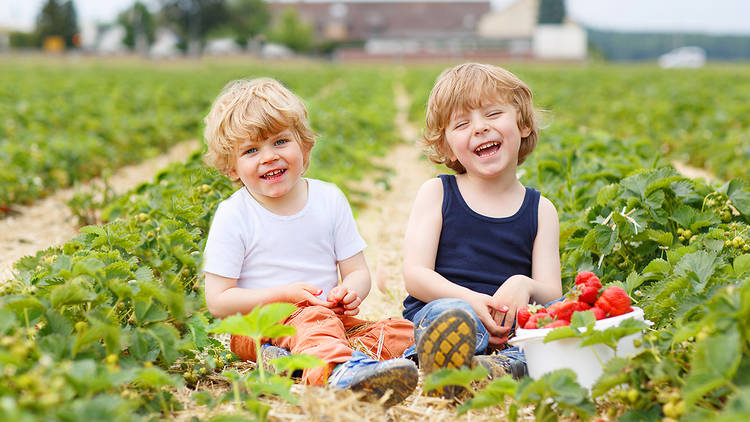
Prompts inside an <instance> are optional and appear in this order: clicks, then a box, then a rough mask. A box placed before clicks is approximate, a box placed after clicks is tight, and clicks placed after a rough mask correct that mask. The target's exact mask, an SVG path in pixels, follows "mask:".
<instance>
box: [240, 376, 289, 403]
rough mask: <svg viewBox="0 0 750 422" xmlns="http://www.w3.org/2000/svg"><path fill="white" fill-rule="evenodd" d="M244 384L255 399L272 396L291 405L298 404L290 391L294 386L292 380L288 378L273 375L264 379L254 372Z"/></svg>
mask: <svg viewBox="0 0 750 422" xmlns="http://www.w3.org/2000/svg"><path fill="white" fill-rule="evenodd" d="M244 384H245V386H246V387H247V389H248V390H249V391H250V392H251V393H252V395H253V396H254V397H260V396H262V395H268V394H270V395H274V396H277V397H281V398H282V399H284V400H286V401H287V402H289V403H291V404H294V405H296V404H297V398H296V397H295V396H294V395H293V394H292V393H291V391H290V390H289V389H290V387H291V386H292V380H290V379H288V378H284V377H280V376H277V375H271V376H270V377H266V378H265V379H262V378H260V376H259V373H258V372H252V373H251V374H250V376H248V377H247V379H246V380H245V382H244Z"/></svg>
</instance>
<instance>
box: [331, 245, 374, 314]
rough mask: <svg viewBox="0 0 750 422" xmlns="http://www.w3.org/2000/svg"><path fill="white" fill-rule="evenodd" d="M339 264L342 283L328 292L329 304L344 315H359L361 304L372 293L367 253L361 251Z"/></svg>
mask: <svg viewBox="0 0 750 422" xmlns="http://www.w3.org/2000/svg"><path fill="white" fill-rule="evenodd" d="M338 264H339V271H340V272H341V284H339V285H338V286H336V287H334V288H333V289H331V291H330V292H329V293H328V297H327V300H328V306H332V307H333V308H332V309H333V311H334V312H336V313H339V314H344V315H357V314H358V313H359V305H361V304H362V301H363V300H365V298H366V297H367V295H368V294H369V293H370V287H371V282H370V270H369V269H368V268H367V261H365V255H364V254H363V253H362V252H360V253H358V254H356V255H354V256H352V257H351V258H347V259H345V260H343V261H341V262H339V263H338Z"/></svg>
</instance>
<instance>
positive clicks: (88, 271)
mask: <svg viewBox="0 0 750 422" xmlns="http://www.w3.org/2000/svg"><path fill="white" fill-rule="evenodd" d="M102 268H104V263H103V262H102V261H100V260H99V259H97V258H94V257H93V256H90V257H86V258H83V259H81V260H80V261H77V262H76V263H75V264H73V272H72V273H73V276H79V275H88V276H91V277H93V278H99V276H100V275H104V272H103V271H102Z"/></svg>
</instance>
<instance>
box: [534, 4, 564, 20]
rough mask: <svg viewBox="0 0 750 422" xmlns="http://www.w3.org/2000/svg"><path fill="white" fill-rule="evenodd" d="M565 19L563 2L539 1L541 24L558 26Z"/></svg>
mask: <svg viewBox="0 0 750 422" xmlns="http://www.w3.org/2000/svg"><path fill="white" fill-rule="evenodd" d="M563 19H565V0H541V1H540V2H539V19H538V22H539V23H541V24H559V23H562V22H563Z"/></svg>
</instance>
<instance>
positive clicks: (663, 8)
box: [0, 0, 750, 35]
mask: <svg viewBox="0 0 750 422" xmlns="http://www.w3.org/2000/svg"><path fill="white" fill-rule="evenodd" d="M154 1H155V0H151V2H154ZM350 1H352V0H350ZM354 1H356V0H354ZM364 1H366V0H364ZM395 1H397V0H395ZM491 1H492V3H493V7H494V8H495V9H501V8H502V7H503V6H505V5H507V4H509V3H513V2H514V1H516V0H491ZM44 2H45V0H0V28H1V27H5V28H12V29H18V30H30V29H32V28H33V26H34V20H35V18H36V15H37V14H38V13H39V10H40V9H41V7H42V4H43V3H44ZM74 3H75V6H76V11H77V12H78V21H79V24H84V25H85V24H95V23H106V22H112V21H114V20H115V18H116V16H117V14H118V13H119V12H120V11H122V10H124V9H126V8H127V7H129V6H130V5H132V4H133V3H134V0H74ZM566 7H567V11H568V15H569V16H570V17H571V18H572V19H573V20H575V21H577V22H579V23H581V24H583V25H585V26H589V27H592V28H595V29H609V30H620V31H656V32H661V31H665V32H670V31H685V32H703V33H713V34H745V35H750V1H748V0H566Z"/></svg>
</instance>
